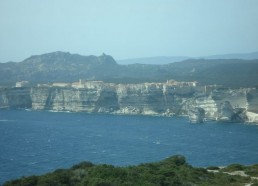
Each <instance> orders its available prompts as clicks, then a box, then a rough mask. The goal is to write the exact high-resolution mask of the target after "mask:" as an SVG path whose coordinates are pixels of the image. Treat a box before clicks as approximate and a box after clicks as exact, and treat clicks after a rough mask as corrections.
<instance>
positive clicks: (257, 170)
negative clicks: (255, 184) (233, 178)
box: [220, 164, 258, 177]
mask: <svg viewBox="0 0 258 186" xmlns="http://www.w3.org/2000/svg"><path fill="white" fill-rule="evenodd" d="M220 171H221V172H234V171H244V172H245V173H246V174H247V175H249V176H252V177H258V164H255V165H251V166H243V165H240V164H232V165H229V166H228V167H225V168H223V169H221V170H220Z"/></svg>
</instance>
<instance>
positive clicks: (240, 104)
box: [0, 83, 258, 122]
mask: <svg viewBox="0 0 258 186" xmlns="http://www.w3.org/2000/svg"><path fill="white" fill-rule="evenodd" d="M207 90H208V91H207ZM0 108H14V109H16V108H31V109H34V110H55V111H72V112H88V113H92V112H95V113H96V112H99V113H113V114H132V115H134V114H137V115H139V114H140V115H163V116H174V115H188V116H189V118H190V120H192V121H198V122H202V121H203V120H204V118H205V119H207V120H222V121H234V122H244V121H247V122H258V91H257V90H256V89H235V90H231V89H225V88H224V89H216V88H213V89H212V88H210V89H206V88H203V87H175V86H171V85H169V84H166V83H143V84H107V83H103V84H100V85H98V86H88V87H87V86H86V87H84V88H71V87H70V88H68V87H66V88H65V87H63V88H62V87H33V88H9V89H0ZM191 118H192V119H191Z"/></svg>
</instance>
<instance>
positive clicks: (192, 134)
mask: <svg viewBox="0 0 258 186" xmlns="http://www.w3.org/2000/svg"><path fill="white" fill-rule="evenodd" d="M177 154H180V155H183V156H185V157H186V158H187V161H188V162H189V163H190V164H192V165H194V166H200V167H205V166H210V165H216V166H224V165H229V164H232V163H241V164H245V165H250V164H257V163H258V126H257V125H246V124H241V123H221V122H208V123H205V124H191V123H189V122H188V120H187V119H186V118H182V117H173V118H168V117H151V116H119V115H105V114H85V113H61V112H58V113H57V112H47V111H25V110H0V184H1V183H3V182H5V181H6V180H10V179H14V178H19V177H21V176H28V175H35V174H36V175H38V174H42V173H46V172H49V171H53V170H55V169H58V168H69V167H70V166H72V165H74V164H76V163H79V162H81V161H91V162H93V163H96V164H100V163H107V164H113V165H117V166H126V165H136V164H139V163H145V162H153V161H159V160H162V159H164V158H166V157H169V156H173V155H177Z"/></svg>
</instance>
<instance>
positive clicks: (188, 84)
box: [15, 79, 198, 89]
mask: <svg viewBox="0 0 258 186" xmlns="http://www.w3.org/2000/svg"><path fill="white" fill-rule="evenodd" d="M104 84H106V83H104V82H103V81H88V80H82V79H80V80H79V81H78V82H73V83H65V82H54V83H48V84H37V87H62V88H76V89H80V88H96V87H100V86H104ZM109 84H110V85H115V84H113V83H109ZM144 84H145V85H148V86H159V85H160V86H162V85H164V83H144ZM166 85H168V86H175V87H196V86H197V85H198V82H197V81H193V82H184V81H175V80H173V79H172V80H167V82H166ZM27 86H29V82H28V81H19V82H16V85H15V87H27Z"/></svg>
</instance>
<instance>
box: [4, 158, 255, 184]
mask: <svg viewBox="0 0 258 186" xmlns="http://www.w3.org/2000/svg"><path fill="white" fill-rule="evenodd" d="M213 168H214V167H213ZM231 168H232V170H235V168H237V166H235V165H233V166H231V167H230V168H229V169H230V170H231ZM244 168H246V170H249V171H251V172H252V173H254V172H256V173H257V170H258V166H257V165H254V166H250V167H248V168H247V167H244ZM229 169H228V170H229ZM224 170H226V169H224ZM245 183H253V185H255V184H257V182H256V181H255V180H251V178H250V177H242V176H232V175H228V174H225V173H222V172H218V173H213V172H209V171H207V169H204V168H194V167H192V166H191V165H189V164H188V163H186V161H185V158H184V157H183V156H173V157H170V158H167V159H165V160H163V161H160V162H157V163H146V164H140V165H138V166H129V167H115V166H112V165H105V164H103V165H94V164H92V163H90V162H82V163H80V164H78V165H75V166H73V167H72V168H70V169H58V170H56V171H54V172H52V173H48V174H45V175H42V176H30V177H23V178H21V179H18V180H13V181H8V182H6V183H5V184H4V186H34V185H37V186H84V185H85V186H87V185H89V186H130V185H132V186H133V185H143V186H156V185H160V186H166V185H167V186H169V185H171V186H172V185H173V186H177V185H178V186H179V185H187V186H188V185H189V186H190V185H203V186H206V185H207V186H208V185H209V186H210V185H220V186H224V185H225V186H226V185H227V186H228V185H234V186H237V185H244V184H245Z"/></svg>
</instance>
